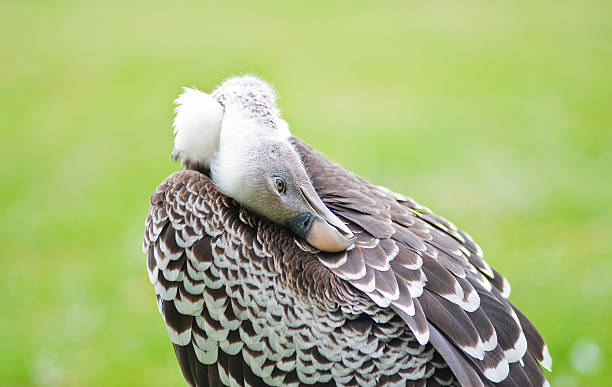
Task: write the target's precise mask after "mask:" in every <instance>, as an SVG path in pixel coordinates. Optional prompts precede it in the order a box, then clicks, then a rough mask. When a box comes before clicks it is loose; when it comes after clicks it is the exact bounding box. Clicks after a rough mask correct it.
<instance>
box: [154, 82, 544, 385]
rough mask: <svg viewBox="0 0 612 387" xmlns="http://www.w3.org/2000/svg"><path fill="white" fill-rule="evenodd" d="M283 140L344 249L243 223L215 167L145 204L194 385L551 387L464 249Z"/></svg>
mask: <svg viewBox="0 0 612 387" xmlns="http://www.w3.org/2000/svg"><path fill="white" fill-rule="evenodd" d="M247 81H248V82H255V83H254V84H255V85H257V81H256V80H253V78H248V79H247ZM247 89H248V88H247ZM220 90H221V91H223V85H222V86H221V88H220ZM247 92H248V90H247ZM223 95H225V94H224V93H223V92H219V91H218V92H217V93H216V94H214V93H213V96H214V97H215V98H216V100H217V101H219V102H220V103H221V104H222V105H223V103H224V102H226V101H224V99H223V97H222V96H223ZM255 99H256V100H257V98H255ZM223 106H224V107H225V112H226V114H227V111H228V109H227V102H226V105H223ZM275 114H277V113H275ZM268 118H270V117H268ZM274 118H275V116H274V115H272V117H271V119H274ZM287 142H288V143H289V144H290V145H291V147H292V148H293V149H295V151H297V154H298V155H299V159H300V160H301V163H303V167H305V171H307V174H308V179H309V180H310V182H311V183H312V186H313V187H314V189H315V190H316V193H317V194H318V196H319V197H320V199H321V200H322V202H323V203H324V204H325V205H326V206H327V208H329V210H331V212H332V213H333V214H335V216H337V217H338V218H339V219H340V220H341V221H342V222H343V223H344V224H346V225H347V226H348V229H350V232H351V233H352V234H353V235H354V237H355V238H356V239H355V240H354V241H353V243H352V244H351V245H350V247H348V249H346V250H343V251H340V252H323V251H321V250H319V249H316V248H313V247H312V246H310V245H309V244H308V243H307V242H306V241H305V240H304V239H302V238H300V237H298V236H296V235H295V233H294V232H292V231H291V230H290V229H288V228H287V227H284V226H283V225H281V224H277V223H275V222H273V221H271V220H268V219H267V217H266V216H265V214H257V213H255V212H256V211H253V210H248V209H246V208H245V206H242V205H240V204H238V203H237V202H236V201H235V200H234V199H232V198H230V197H228V196H226V195H224V194H223V193H221V192H220V190H219V189H218V187H217V185H216V184H215V183H214V182H213V179H211V176H210V172H209V170H208V168H207V165H206V163H198V162H194V160H190V159H185V158H184V159H183V162H184V163H185V164H186V166H187V170H184V171H181V172H176V173H174V174H173V175H171V176H169V177H168V178H167V179H166V180H165V181H164V182H163V183H162V184H161V185H160V186H159V187H158V188H157V190H156V191H155V193H154V194H153V195H152V197H151V207H150V210H149V215H148V216H147V220H146V231H145V239H144V249H145V251H146V252H147V253H148V261H147V267H148V272H149V278H150V280H151V282H152V283H153V284H154V285H155V292H156V295H157V300H158V306H159V310H160V312H161V313H162V315H163V316H164V319H165V322H166V325H167V328H168V333H169V336H170V339H171V341H172V343H173V344H174V348H175V352H176V355H177V358H178V360H179V363H180V365H181V368H182V370H183V374H184V376H185V378H186V380H187V381H188V382H189V383H190V384H192V385H198V386H216V385H226V386H242V385H276V386H285V385H296V386H297V385H330V386H333V385H337V386H353V385H354V386H357V385H364V386H387V385H388V386H405V385H406V386H440V385H459V384H461V385H464V386H483V385H486V386H488V385H503V386H506V385H507V386H529V385H532V386H543V385H547V382H546V379H545V377H544V374H543V373H542V371H541V369H540V366H539V365H538V363H539V364H541V365H543V366H544V367H546V368H548V369H550V366H551V360H550V356H549V355H548V351H547V349H546V345H545V343H544V341H543V340H542V338H541V336H540V335H539V333H538V332H537V330H536V329H535V328H534V327H533V325H532V324H531V323H530V322H529V321H528V320H527V318H526V317H525V316H524V315H523V314H522V313H521V312H520V311H519V310H518V309H516V307H514V305H512V304H511V303H510V302H509V301H508V300H507V297H508V295H509V293H510V287H509V284H508V282H507V281H506V280H505V279H504V278H503V277H502V276H501V275H500V274H499V273H498V272H497V271H495V270H494V269H493V268H491V267H490V266H489V265H488V264H487V263H486V262H485V261H484V260H483V259H482V252H481V250H480V248H479V247H478V245H476V244H475V243H474V242H473V240H472V239H471V238H470V236H469V235H467V234H466V233H464V232H463V231H461V230H459V229H457V227H455V226H454V225H453V224H452V223H450V222H449V221H447V220H446V219H444V218H441V217H439V216H437V215H434V214H433V213H432V212H431V211H430V210H428V209H427V208H425V207H423V206H420V205H419V204H417V203H416V202H415V201H413V200H412V199H410V198H408V197H405V196H403V195H399V194H396V193H393V192H391V191H389V190H388V189H386V188H383V187H379V186H375V185H373V184H371V183H369V182H368V181H366V180H364V179H362V178H360V177H359V176H357V175H355V174H353V173H351V172H348V171H346V170H344V169H343V168H341V167H340V166H339V165H337V164H335V163H333V162H332V161H330V160H329V159H327V158H326V157H325V156H323V155H322V154H320V153H318V152H317V151H316V150H314V149H312V148H311V147H310V146H308V145H306V144H305V143H304V142H302V141H300V140H299V139H297V138H295V137H288V138H287ZM175 150H176V149H175ZM179 153H180V152H179ZM214 157H216V156H214ZM190 161H192V162H191V163H190ZM247 207H249V206H248V204H247ZM261 215H264V216H261Z"/></svg>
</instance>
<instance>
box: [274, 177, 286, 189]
mask: <svg viewBox="0 0 612 387" xmlns="http://www.w3.org/2000/svg"><path fill="white" fill-rule="evenodd" d="M276 189H277V190H278V192H283V191H284V190H285V182H284V181H282V180H281V179H276Z"/></svg>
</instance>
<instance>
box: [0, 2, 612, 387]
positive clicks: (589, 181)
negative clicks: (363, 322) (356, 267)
mask: <svg viewBox="0 0 612 387" xmlns="http://www.w3.org/2000/svg"><path fill="white" fill-rule="evenodd" d="M422 3H425V2H422ZM426 3H427V4H414V3H413V4H410V3H409V2H403V1H387V2H365V1H344V2H314V1H309V2H303V3H297V2H283V1H277V2H265V3H258V5H257V6H255V5H253V4H252V3H250V2H249V3H247V2H244V3H235V2H223V3H219V4H215V5H207V4H204V3H203V2H199V1H180V2H170V1H140V2H138V1H134V2H120V1H104V2H97V3H85V2H80V1H74V2H70V1H66V2H64V1H62V2H59V1H58V2H50V1H49V2H31V1H30V2H26V1H23V2H16V1H6V0H4V1H0V34H1V36H2V45H1V51H0V82H1V83H0V125H1V126H0V128H1V132H0V162H1V163H2V168H0V184H1V186H0V219H1V223H0V246H1V250H0V251H1V253H0V254H1V255H0V259H1V262H0V263H1V267H2V281H0V294H1V295H2V300H1V301H0V315H1V316H2V317H0V384H2V385H41V386H47V385H48V386H64V385H65V386H82V385H94V386H95V385H104V386H106V385H125V386H128V385H129V386H135V385H146V386H150V385H160V386H161V385H177V386H179V385H183V379H182V376H181V374H180V371H179V367H178V365H177V363H176V361H175V359H174V354H173V352H172V348H171V345H170V341H169V340H168V338H167V335H166V332H165V328H164V325H163V322H162V318H161V316H160V315H159V314H158V311H157V308H156V305H155V297H154V293H153V287H152V285H150V283H149V282H148V277H147V274H146V269H145V257H144V255H143V253H142V251H141V249H140V246H141V240H142V233H143V223H144V218H145V215H146V212H147V207H148V197H149V195H150V194H151V192H152V191H153V190H154V189H155V187H156V186H157V184H159V183H160V182H161V181H162V180H163V179H164V178H165V177H166V176H167V175H168V174H170V173H171V172H173V171H175V170H177V168H178V166H177V165H176V164H175V163H174V162H172V161H171V160H170V157H169V154H170V151H171V147H172V145H171V144H172V131H171V120H172V107H173V106H172V101H173V99H174V98H175V97H176V96H177V94H178V93H179V92H180V87H181V86H191V85H194V86H197V87H199V88H201V89H202V90H207V91H208V90H211V89H212V88H213V87H214V86H215V85H217V84H219V82H220V81H221V80H223V79H224V78H225V77H227V76H229V75H231V74H243V73H256V74H259V75H261V76H263V77H264V78H266V79H267V80H269V81H271V82H272V83H273V84H275V85H276V87H277V90H278V92H279V94H280V95H281V96H282V99H281V100H280V101H279V104H280V106H281V108H282V109H283V110H284V112H285V117H286V118H287V120H288V121H289V123H290V125H291V126H292V130H293V132H294V133H295V134H297V135H298V136H299V137H301V138H302V139H304V140H306V141H307V142H309V143H310V144H312V145H314V146H315V147H316V148H318V149H319V150H321V151H323V152H324V153H326V154H327V155H329V156H330V157H331V158H333V159H335V160H336V161H338V162H340V163H341V164H342V165H343V166H344V167H346V168H348V169H350V170H353V171H355V172H357V173H359V174H361V175H362V176H364V177H366V178H368V179H369V180H371V181H373V182H375V183H376V184H381V185H386V186H388V187H390V188H392V189H393V190H396V191H399V192H403V193H406V194H408V195H410V196H412V197H414V198H415V199H416V200H417V201H419V202H421V203H422V204H424V205H426V206H428V207H430V208H432V209H433V210H434V211H436V212H437V213H438V214H440V215H443V216H445V217H447V218H449V219H451V220H452V221H454V222H455V223H456V224H457V225H459V226H460V227H461V228H463V229H465V230H466V231H468V232H470V234H471V235H472V236H473V237H474V238H475V239H476V241H478V242H479V243H480V244H481V246H482V247H483V249H484V251H485V256H486V257H487V259H488V261H489V262H490V263H491V264H492V265H493V266H495V267H496V268H497V269H499V270H500V271H501V272H502V273H503V274H505V275H506V276H507V278H508V279H509V280H510V282H511V284H512V285H513V294H512V296H511V299H512V301H514V302H515V303H516V304H517V305H519V306H520V308H521V309H522V310H523V311H525V312H526V314H527V315H528V316H529V317H530V318H531V320H532V321H533V322H534V323H535V325H536V326H537V327H539V329H540V331H541V332H542V334H543V335H544V337H545V338H546V339H547V342H548V344H549V347H550V351H551V354H552V356H553V360H554V365H553V373H552V374H549V377H550V380H551V383H552V385H553V386H596V385H600V386H604V385H608V383H609V382H608V380H609V374H610V372H612V365H611V361H610V360H611V359H612V328H611V327H610V324H611V322H612V301H610V297H611V296H612V262H611V256H612V241H611V239H612V216H611V212H610V206H611V203H612V179H611V177H612V176H611V169H612V151H611V149H612V148H611V140H612V130H611V129H612V114H611V101H610V100H611V97H612V71H611V69H612V22H611V21H612V6H611V3H610V2H605V1H601V2H597V1H583V2H577V1H547V2H532V1H513V2H490V1H477V2H470V3H465V2H455V1H434V2H426Z"/></svg>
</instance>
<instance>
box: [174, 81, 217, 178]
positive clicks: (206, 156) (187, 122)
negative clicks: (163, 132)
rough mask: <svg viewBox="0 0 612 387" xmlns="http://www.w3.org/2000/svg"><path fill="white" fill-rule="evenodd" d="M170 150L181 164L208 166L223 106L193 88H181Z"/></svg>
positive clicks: (213, 153) (214, 145) (213, 149)
mask: <svg viewBox="0 0 612 387" xmlns="http://www.w3.org/2000/svg"><path fill="white" fill-rule="evenodd" d="M174 102H175V103H176V104H177V106H176V108H175V109H174V111H175V112H176V117H175V118H174V133H175V134H176V137H174V150H173V152H172V156H173V157H175V158H178V159H181V160H182V161H183V162H185V161H190V162H195V163H197V164H202V165H205V166H208V165H210V163H211V162H212V160H213V158H214V156H215V152H216V151H217V149H218V148H219V134H220V131H221V123H222V120H223V106H221V104H220V103H219V102H217V101H216V100H215V99H214V98H213V97H211V96H210V95H208V94H206V93H203V92H201V91H199V90H197V89H190V88H187V87H185V88H183V94H181V95H180V96H179V97H178V98H177V99H176V100H175V101H174Z"/></svg>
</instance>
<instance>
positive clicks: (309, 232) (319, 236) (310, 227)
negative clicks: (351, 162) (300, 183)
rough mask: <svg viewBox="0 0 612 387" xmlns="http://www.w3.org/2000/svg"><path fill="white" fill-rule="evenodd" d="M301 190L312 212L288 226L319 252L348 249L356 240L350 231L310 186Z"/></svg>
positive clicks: (301, 216)
mask: <svg viewBox="0 0 612 387" xmlns="http://www.w3.org/2000/svg"><path fill="white" fill-rule="evenodd" d="M301 190H302V194H303V195H304V198H305V199H306V201H307V202H308V204H310V207H311V208H312V211H309V212H307V213H304V214H301V215H298V216H296V217H295V218H293V219H291V220H289V223H288V226H289V227H290V228H291V229H292V230H293V232H295V233H296V234H297V235H299V236H301V237H302V238H304V239H306V241H308V243H310V244H311V245H312V246H313V247H316V248H317V249H319V250H323V251H328V252H330V253H335V252H339V251H343V250H346V249H347V248H349V247H350V246H351V245H352V244H353V243H354V242H355V239H356V238H355V237H354V236H353V233H352V232H351V230H349V229H348V227H346V225H345V224H344V223H343V222H342V221H341V220H340V219H338V217H337V216H336V215H334V214H333V213H332V212H331V211H330V210H329V208H327V206H326V205H325V204H323V202H322V201H321V198H319V195H317V193H316V192H315V191H314V188H312V186H311V187H302V189H301Z"/></svg>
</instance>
